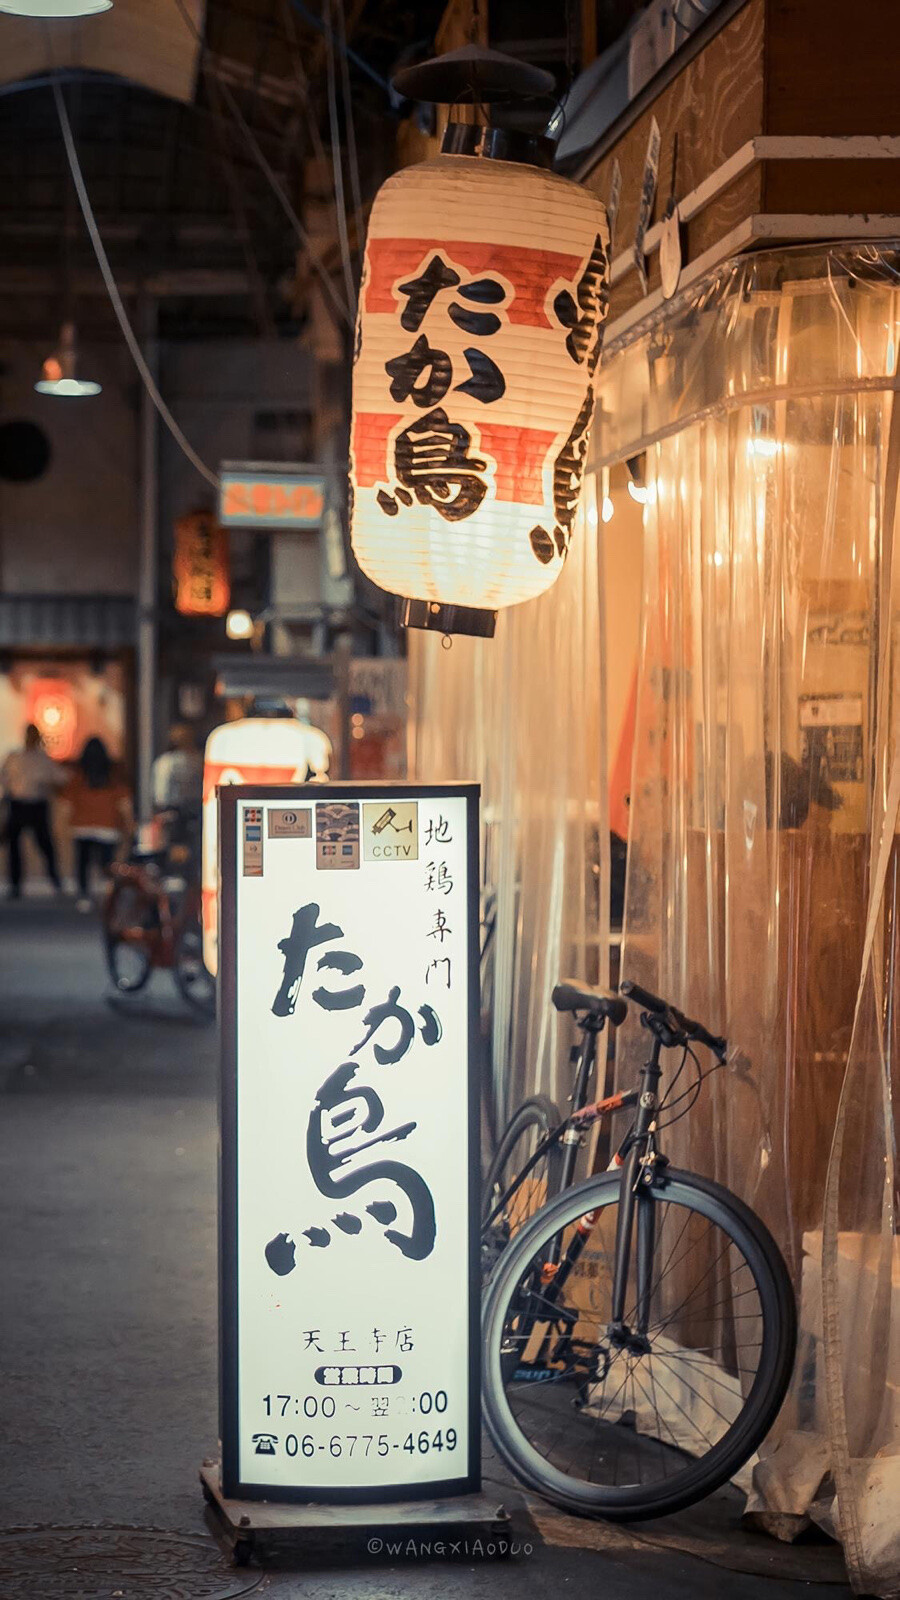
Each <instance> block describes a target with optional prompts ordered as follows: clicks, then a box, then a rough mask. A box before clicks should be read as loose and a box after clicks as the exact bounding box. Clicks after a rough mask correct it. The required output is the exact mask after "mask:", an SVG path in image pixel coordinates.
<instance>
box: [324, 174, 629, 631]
mask: <svg viewBox="0 0 900 1600" xmlns="http://www.w3.org/2000/svg"><path fill="white" fill-rule="evenodd" d="M608 269H609V262H608V229H607V225H606V213H605V210H604V208H603V206H602V205H601V203H600V201H599V200H598V199H597V198H596V196H595V195H593V194H591V193H590V192H589V191H588V190H586V189H584V188H581V187H580V186H579V185H577V184H574V183H571V182H569V181H568V180H567V179H564V178H561V177H558V176H556V175H554V174H552V173H549V172H546V171H542V170H541V169H540V168H537V167H532V166H527V165H521V164H518V163H514V162H507V161H503V162H499V161H492V160H485V159H479V158H475V157H470V156H459V155H442V156H440V157H437V158H436V159H435V160H433V161H427V162H423V163H422V164H421V165H419V166H415V167H410V168H404V169H403V171H402V172H399V173H397V174H395V175H394V176H393V177H392V178H390V179H388V181H387V183H386V184H385V185H384V186H383V187H382V189H381V190H380V192H379V194H378V196H377V197H376V200H375V204H374V206H373V209H372V215H371V219H370V223H369V233H368V240H367V245H366V257H365V266H364V272H363V282H362V288H361V297H360V316H359V323H358V328H357V351H356V361H355V368H354V380H353V406H354V415H353V425H352V434H351V483H352V489H353V512H352V537H353V545H354V549H355V551H356V555H357V557H358V559H359V561H360V564H361V566H362V567H363V570H364V571H365V572H366V573H367V574H368V576H369V577H370V578H372V579H373V581H374V582H375V583H377V584H379V585H380V586H381V587H382V588H384V589H388V590H390V591H392V592H394V593H398V594H402V595H404V596H406V597H408V598H410V599H417V600H425V601H433V602H441V603H443V604H450V605H457V606H466V607H476V608H481V609H492V610H496V609H497V608H498V607H500V606H504V605H511V604H514V603H516V602H518V601H521V600H526V599H530V598H532V597H533V596H534V595H537V594H539V593H541V592H542V590H544V589H546V588H548V587H549V585H550V584H551V583H552V582H553V580H554V578H555V577H556V576H557V575H558V573H559V571H560V569H561V567H562V564H563V562H564V560H565V557H566V554H567V551H568V548H569V544H570V541H571V538H572V534H573V530H574V525H575V517H576V512H577V506H578V500H579V495H580V490H581V481H582V475H583V469H584V462H585V457H586V452H587V444H588V435H589V429H590V423H591V416H592V411H593V379H594V372H595V369H596V365H597V360H598V356H599V349H600V332H601V323H602V320H603V317H604V315H605V310H606V298H607V278H608Z"/></svg>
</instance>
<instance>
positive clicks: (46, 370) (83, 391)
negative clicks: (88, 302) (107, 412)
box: [34, 322, 103, 400]
mask: <svg viewBox="0 0 900 1600" xmlns="http://www.w3.org/2000/svg"><path fill="white" fill-rule="evenodd" d="M77 366H78V352H77V347H76V336H75V325H74V323H71V322H64V323H63V326H62V329H61V331H60V335H59V348H58V349H57V350H55V351H54V353H53V355H51V356H48V357H47V359H46V361H45V362H44V364H43V367H42V368H41V376H40V377H39V379H38V381H37V383H36V384H35V386H34V387H35V389H36V390H37V392H38V394H51V395H56V396H57V398H60V399H63V400H81V399H86V398H87V397H88V396H89V395H94V394H100V393H101V392H102V387H103V386H102V384H99V383H95V382H94V381H93V379H91V378H79V376H78V372H77Z"/></svg>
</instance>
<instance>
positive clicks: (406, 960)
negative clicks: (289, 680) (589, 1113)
mask: <svg viewBox="0 0 900 1600" xmlns="http://www.w3.org/2000/svg"><path fill="white" fill-rule="evenodd" d="M292 806H293V807H294V809H295V811H296V813H297V814H298V815H299V814H300V812H301V810H303V809H309V810H311V813H312V816H311V820H310V826H309V828H308V829H305V830H304V831H303V832H297V831H295V830H291V831H286V830H285V829H284V827H283V819H284V817H285V815H286V814H287V809H288V808H290V807H292ZM220 807H221V811H220V819H221V853H222V857H221V858H222V927H221V944H220V959H221V971H222V995H223V1019H224V1033H223V1038H224V1046H223V1092H222V1106H223V1125H222V1150H223V1185H222V1195H223V1202H222V1203H223V1215H222V1241H223V1254H222V1334H223V1371H222V1381H223V1406H222V1429H223V1481H224V1484H225V1488H226V1492H227V1493H232V1494H238V1493H240V1494H242V1495H250V1496H253V1495H256V1496H263V1497H267V1498H278V1497H279V1496H280V1497H282V1498H296V1499H298V1500H314V1499H321V1500H328V1499H329V1498H332V1497H333V1498H335V1499H338V1500H339V1499H341V1498H347V1497H348V1496H352V1497H358V1498H361V1499H365V1498H369V1499H372V1500H377V1499H381V1498H390V1497H402V1496H404V1495H406V1494H423V1493H434V1492H438V1491H440V1492H441V1493H448V1492H452V1491H454V1490H457V1491H459V1492H464V1491H466V1492H467V1491H470V1490H472V1489H474V1488H476V1487H477V1485H478V1463H479V1450H480V1434H479V1424H478V1371H477V1365H478V1363H477V1345H478V1341H477V1333H478V1306H479V1293H478V1284H479V1277H478V1273H477V1222H478V1213H477V1193H478V1184H477V1174H478V1166H479V1163H478V1140H477V1133H478V1119H477V1112H476V1111H475V1110H474V1108H475V1107H476V1106H477V1090H473V1083H474V1081H475V1079H474V1071H475V1058H474V1049H473V1040H474V1039H475V1038H476V1037H477V1001H476V987H477V871H476V838H477V791H476V790H474V789H473V788H470V787H460V786H447V787H445V788H441V789H426V788H420V787H418V786H401V787H399V788H398V789H396V790H395V789H393V788H388V787H387V786H382V785H369V786H367V785H354V786H348V785H340V786H337V785H335V786H332V785H322V786H320V787H317V788H316V789H315V790H314V791H311V790H310V789H309V788H303V789H302V790H301V789H300V788H297V789H296V790H294V789H291V788H288V789H285V788H284V787H278V788H274V787H273V788H259V787H255V786H254V787H249V786H243V787H235V788H232V789H227V790H223V791H222V792H221V794H220ZM273 814H277V819H278V822H277V826H274V827H272V826H269V818H270V816H271V815H273ZM248 830H249V831H250V833H251V834H252V841H251V842H252V843H253V844H254V845H255V843H256V841H257V836H258V839H259V841H260V845H262V841H263V840H264V849H262V853H261V855H260V856H259V858H257V857H256V856H254V858H253V870H252V871H250V872H248V871H247V870H246V867H245V864H244V863H245V854H246V842H247V837H248ZM257 861H259V863H260V864H261V870H258V866H257ZM336 868H337V869H338V870H335V869H336ZM473 1185H474V1187H473Z"/></svg>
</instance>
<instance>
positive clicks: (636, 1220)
mask: <svg viewBox="0 0 900 1600" xmlns="http://www.w3.org/2000/svg"><path fill="white" fill-rule="evenodd" d="M646 1026H647V1027H648V1028H649V1030H650V1031H651V1032H652V1033H653V1035H654V1039H653V1046H652V1049H651V1052H650V1058H649V1060H647V1061H645V1062H644V1064H643V1066H642V1067H641V1070H640V1075H639V1088H637V1089H632V1090H626V1091H624V1092H623V1093H621V1094H618V1095H613V1096H612V1097H611V1098H610V1099H609V1100H607V1101H601V1102H598V1105H597V1112H598V1114H599V1113H601V1112H602V1111H607V1110H608V1111H611V1112H612V1111H618V1110H623V1109H625V1108H626V1107H628V1106H634V1105H636V1106H637V1116H636V1117H635V1120H634V1123H633V1125H632V1127H631V1129H630V1131H629V1133H628V1134H627V1136H626V1138H625V1140H624V1142H623V1144H622V1146H620V1150H619V1154H618V1156H617V1157H616V1159H615V1162H614V1165H617V1166H618V1167H619V1169H620V1174H621V1175H620V1179H619V1183H620V1189H619V1210H618V1217H617V1220H616V1238H615V1246H614V1253H613V1281H612V1298H611V1316H610V1322H609V1325H608V1328H607V1337H608V1339H609V1341H610V1344H611V1345H613V1346H614V1347H615V1348H625V1349H628V1350H631V1351H632V1352H634V1353H635V1354H642V1353H644V1352H646V1351H647V1350H648V1349H649V1341H648V1339H647V1330H648V1327H649V1322H650V1300H651V1294H652V1289H653V1283H652V1273H653V1256H654V1250H655V1247H656V1206H655V1202H654V1200H653V1198H652V1196H651V1194H650V1193H649V1188H650V1185H652V1183H653V1182H654V1179H655V1178H656V1176H657V1169H658V1167H659V1166H664V1165H665V1157H664V1156H662V1155H661V1153H660V1151H659V1149H658V1147H657V1145H656V1139H655V1135H656V1131H657V1126H656V1120H657V1115H658V1111H659V1095H658V1089H659V1081H660V1078H661V1077H662V1067H661V1066H660V1055H661V1053H662V1050H663V1049H664V1048H668V1047H670V1046H673V1045H675V1044H677V1042H678V1040H677V1036H675V1035H674V1034H673V1033H672V1032H671V1030H670V1029H669V1028H668V1026H667V1025H666V1023H665V1020H664V1019H662V1018H656V1017H654V1018H652V1019H651V1018H648V1019H647V1022H646ZM597 1031H599V1030H595V1034H596V1032H597ZM593 1049H594V1050H596V1037H594V1040H593ZM589 1050H590V1044H589V1038H588V1037H586V1039H585V1044H584V1046H583V1047H582V1053H583V1056H587V1055H588V1053H589ZM566 1126H568V1124H566ZM555 1133H556V1136H559V1133H560V1130H558V1129H557V1130H555ZM553 1137H554V1135H549V1136H548V1138H547V1139H545V1140H542V1141H541V1144H540V1145H539V1147H538V1149H537V1151H536V1152H535V1154H534V1156H533V1157H532V1159H531V1161H530V1162H529V1163H528V1165H527V1167H526V1168H525V1169H523V1172H525V1173H527V1171H528V1170H529V1169H530V1167H531V1166H532V1165H533V1164H534V1162H535V1161H536V1160H537V1159H539V1157H540V1155H541V1154H542V1152H543V1150H545V1149H546V1148H547V1146H548V1144H549V1143H550V1141H551V1139H552V1138H553ZM514 1187H515V1186H514ZM503 1203H504V1202H501V1203H500V1204H501V1205H502V1204H503ZM498 1209H499V1207H498ZM598 1215H599V1213H598V1212H596V1211H590V1212H587V1213H586V1215H585V1216H583V1217H582V1218H581V1219H580V1221H579V1222H578V1223H577V1224H576V1227H575V1231H574V1234H573V1236H572V1238H571V1239H570V1241H569V1244H568V1246H567V1248H566V1251H565V1254H564V1256H563V1257H562V1259H561V1260H559V1261H555V1260H554V1259H553V1254H552V1253H551V1254H548V1256H547V1259H546V1260H545V1261H544V1262H543V1265H542V1268H541V1296H540V1298H541V1302H542V1306H543V1307H551V1306H553V1305H554V1304H556V1302H557V1301H558V1299H559V1295H560V1293H561V1291H562V1289H563V1287H564V1285H565V1283H566V1282H567V1280H568V1278H569V1277H570V1275H571V1273H572V1272H573V1271H574V1270H575V1267H576V1266H577V1264H578V1261H579V1259H580V1257H581V1255H582V1253H583V1251H584V1249H585V1247H586V1246H587V1244H588V1241H589V1240H590V1237H591V1234H592V1233H593V1231H594V1228H595V1226H596V1223H597V1219H598ZM635 1229H636V1233H637V1237H636V1251H635V1272H636V1284H635V1287H634V1291H633V1292H632V1294H631V1296H630V1302H629V1276H630V1274H629V1264H630V1260H631V1249H632V1244H633V1243H634V1242H635ZM629 1303H630V1304H632V1305H633V1306H634V1308H635V1316H634V1320H633V1323H632V1324H631V1325H629V1324H628V1323H626V1321H625V1312H626V1307H627V1306H628V1305H629ZM529 1320H530V1321H531V1322H532V1323H533V1324H537V1323H538V1322H544V1321H546V1320H547V1318H546V1316H545V1315H544V1314H543V1312H542V1313H540V1314H538V1315H533V1316H531V1317H530V1318H529ZM567 1320H571V1314H567ZM548 1331H549V1330H548Z"/></svg>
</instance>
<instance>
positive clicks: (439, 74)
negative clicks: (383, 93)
mask: <svg viewBox="0 0 900 1600" xmlns="http://www.w3.org/2000/svg"><path fill="white" fill-rule="evenodd" d="M391 85H392V87H393V88H394V89H396V91H397V93H398V94H402V95H403V96H404V97H405V98H406V99H408V100H431V101H434V102H435V103H436V104H441V105H495V104H497V103H499V102H505V103H507V104H508V103H509V102H510V101H511V100H526V99H535V98H539V99H547V98H552V99H555V98H556V79H555V78H554V76H553V74H552V72H545V71H544V69H543V68H542V67H533V66H531V65H530V64H529V63H528V62H527V61H518V60H517V59H516V58H515V56H508V55H504V53H503V52H502V51H501V50H487V49H485V48H484V46H483V45H477V44H467V45H463V46H462V48H461V49H459V50H448V51H447V52H446V53H445V54H444V55H441V56H434V57H433V58H432V60H430V61H420V62H417V63H416V65H415V66H412V67H403V68H401V70H400V71H399V72H397V73H395V74H394V77H393V78H392V79H391Z"/></svg>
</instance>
